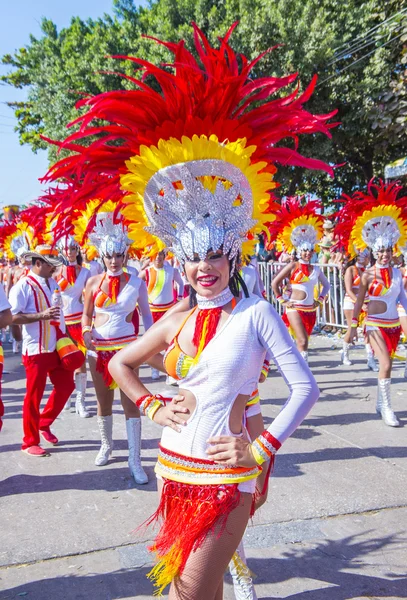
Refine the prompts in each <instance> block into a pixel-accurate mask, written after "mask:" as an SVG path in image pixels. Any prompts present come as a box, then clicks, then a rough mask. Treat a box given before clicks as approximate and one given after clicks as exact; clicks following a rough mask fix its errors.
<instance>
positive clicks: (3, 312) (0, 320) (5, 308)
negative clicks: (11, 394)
mask: <svg viewBox="0 0 407 600" xmlns="http://www.w3.org/2000/svg"><path fill="white" fill-rule="evenodd" d="M10 308H11V306H10V304H9V302H8V300H7V296H6V293H5V291H4V288H3V286H2V285H0V329H4V328H5V327H8V326H9V325H11V319H12V316H11V311H10ZM3 362H4V356H3V348H2V345H1V342H0V431H1V428H2V427H3V420H2V417H3V415H4V404H3V402H2V399H1V378H2V375H3Z"/></svg>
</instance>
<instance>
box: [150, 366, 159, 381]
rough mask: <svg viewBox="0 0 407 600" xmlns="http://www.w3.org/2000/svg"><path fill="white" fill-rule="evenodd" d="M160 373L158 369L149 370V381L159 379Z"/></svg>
mask: <svg viewBox="0 0 407 600" xmlns="http://www.w3.org/2000/svg"><path fill="white" fill-rule="evenodd" d="M160 376H161V374H160V371H159V370H158V369H153V368H151V379H160Z"/></svg>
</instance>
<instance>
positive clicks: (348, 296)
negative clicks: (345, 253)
mask: <svg viewBox="0 0 407 600" xmlns="http://www.w3.org/2000/svg"><path fill="white" fill-rule="evenodd" d="M369 262H370V252H369V251H368V250H364V251H363V252H357V253H356V257H355V258H352V259H351V260H350V261H349V262H348V263H347V265H346V267H345V276H344V283H345V296H344V299H343V314H344V317H345V319H346V323H347V325H348V329H347V331H346V333H345V335H344V337H343V348H342V353H341V360H342V364H343V365H345V366H350V365H351V364H352V362H351V360H350V358H349V351H350V348H351V347H352V344H351V341H350V340H351V337H352V317H353V310H354V307H355V303H356V299H357V295H358V293H359V287H360V280H361V277H362V275H363V273H364V272H365V270H366V267H367V266H368V264H369ZM366 314H367V305H366V304H364V305H363V307H362V312H361V317H360V318H359V321H361V325H363V320H364V317H365V316H366ZM365 348H366V358H367V366H368V367H369V369H371V370H372V371H374V372H376V373H377V372H378V370H379V369H378V366H377V365H376V361H375V359H374V356H373V350H372V347H371V345H370V344H369V342H368V341H367V338H365Z"/></svg>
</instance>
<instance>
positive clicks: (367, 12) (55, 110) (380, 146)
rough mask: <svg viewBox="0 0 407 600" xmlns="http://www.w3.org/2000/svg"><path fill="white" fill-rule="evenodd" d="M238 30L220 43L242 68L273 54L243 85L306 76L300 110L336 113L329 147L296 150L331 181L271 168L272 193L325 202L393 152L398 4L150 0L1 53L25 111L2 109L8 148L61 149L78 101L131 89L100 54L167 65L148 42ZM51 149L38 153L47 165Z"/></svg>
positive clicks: (392, 0)
mask: <svg viewBox="0 0 407 600" xmlns="http://www.w3.org/2000/svg"><path fill="white" fill-rule="evenodd" d="M236 20H239V21H240V24H239V27H238V28H237V29H236V31H235V33H234V35H233V37H232V40H231V43H232V46H233V47H234V48H237V49H239V51H241V52H242V53H243V54H245V55H247V56H248V57H249V58H254V57H255V56H256V55H258V54H259V53H260V52H261V51H263V50H264V49H265V48H267V47H271V46H274V45H276V44H280V46H279V47H278V48H277V49H276V50H274V51H273V52H271V53H269V54H267V55H266V56H265V57H264V58H263V60H262V61H261V62H260V63H258V65H257V67H256V73H255V75H257V76H259V77H261V76H267V75H284V74H287V73H289V72H293V71H296V70H297V71H298V72H299V74H300V79H301V85H302V87H304V86H305V85H306V84H307V83H308V82H309V80H310V79H311V77H312V75H313V74H314V73H316V72H317V73H319V77H320V78H319V84H318V86H317V88H316V91H315V94H314V96H313V98H312V99H311V101H310V103H309V109H310V110H312V111H313V112H316V113H324V112H329V111H331V110H332V109H333V108H338V111H339V112H338V120H339V121H340V122H341V125H340V126H339V127H338V128H337V129H336V130H334V131H333V141H332V142H331V141H330V140H328V139H326V138H325V136H322V135H318V136H314V137H312V138H310V139H307V138H306V137H305V138H304V139H303V140H300V150H301V152H302V153H303V154H305V155H310V156H311V155H312V156H317V157H320V158H323V159H325V160H327V161H329V162H331V163H333V164H339V163H345V166H343V167H341V168H338V169H337V171H336V177H335V179H334V180H330V179H329V178H328V177H327V176H326V175H324V174H321V173H318V172H308V171H304V170H302V169H299V168H296V169H285V168H280V171H279V175H278V179H279V181H280V182H281V183H282V192H283V193H304V192H313V193H316V194H318V195H320V196H321V197H322V198H323V200H324V201H326V202H329V201H330V200H331V199H332V198H334V197H335V196H337V194H338V193H339V190H341V189H345V190H346V191H348V192H349V191H351V190H352V189H353V188H354V187H355V186H358V187H359V186H363V185H365V183H366V181H367V180H369V179H370V177H371V176H372V175H373V174H375V175H379V176H382V175H383V170H384V165H385V164H386V163H387V162H389V161H390V160H394V159H395V158H398V157H399V156H402V154H403V149H404V153H405V148H406V145H407V144H406V142H407V139H406V137H407V134H406V128H405V124H406V112H407V108H406V90H405V78H406V67H405V64H406V60H407V57H406V53H407V50H406V41H407V9H406V8H404V0H366V1H364V2H360V1H359V0H222V1H219V0H158V1H155V2H150V4H149V7H148V8H136V7H135V5H134V3H133V2H132V0H115V1H114V15H113V17H111V16H108V15H104V16H103V17H101V18H100V19H98V20H96V21H93V20H88V21H86V22H84V21H82V20H80V19H79V18H73V19H72V21H71V24H70V26H69V27H67V28H66V29H62V30H61V31H60V32H58V31H57V28H56V26H55V25H54V24H53V23H52V22H51V21H49V20H46V19H45V20H43V22H42V32H43V36H42V37H41V38H40V39H36V38H34V37H31V38H30V43H29V44H28V45H27V46H26V47H25V48H21V49H19V50H17V51H16V52H14V54H8V55H6V56H4V57H3V59H2V61H3V63H5V64H8V65H10V67H11V69H10V72H9V74H7V75H6V76H4V77H3V78H2V79H3V80H4V81H5V82H7V83H9V84H10V85H12V86H15V87H27V88H28V99H27V102H26V103H16V104H14V105H13V106H14V108H15V112H16V116H17V118H18V133H19V136H20V142H21V143H23V144H30V145H31V147H32V149H33V150H34V151H35V150H36V149H38V148H40V147H44V142H42V141H41V139H40V137H39V136H40V134H45V135H46V136H48V137H51V138H54V139H63V138H64V137H65V135H66V128H65V127H66V124H67V123H68V122H69V121H71V120H72V119H74V118H76V117H77V111H76V110H75V109H74V104H75V102H76V101H77V100H78V98H79V97H81V94H96V93H100V92H103V91H106V90H111V89H115V88H116V89H117V88H118V87H122V88H126V87H128V86H131V84H130V83H129V82H128V81H126V80H125V79H122V78H120V77H118V76H115V75H112V74H109V73H108V72H110V73H111V72H124V73H127V74H132V75H134V69H135V67H134V64H132V63H130V62H126V61H117V60H114V59H112V58H109V56H110V55H112V54H130V55H136V56H141V57H142V58H145V59H147V60H151V61H152V62H155V63H157V64H158V63H160V62H168V61H169V60H171V56H170V55H169V53H168V52H167V50H166V49H165V48H164V47H163V46H160V45H157V44H154V43H153V42H151V40H148V39H145V38H142V37H141V35H142V34H148V35H151V36H155V37H158V38H161V39H165V40H171V41H177V40H180V39H184V40H185V43H186V44H187V46H188V47H190V48H191V47H192V42H193V38H192V29H191V26H190V23H191V21H196V22H197V24H198V25H199V26H200V27H201V28H202V29H203V30H204V32H205V33H206V34H207V35H208V37H209V39H210V40H211V42H212V43H216V40H217V37H218V36H221V35H223V34H224V33H225V31H226V29H227V28H228V27H229V26H230V24H231V23H233V22H234V21H236ZM54 156H55V151H54V150H51V151H50V160H53V159H54Z"/></svg>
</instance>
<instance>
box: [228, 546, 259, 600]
mask: <svg viewBox="0 0 407 600" xmlns="http://www.w3.org/2000/svg"><path fill="white" fill-rule="evenodd" d="M235 554H237V560H236V557H235V555H234V556H233V558H232V560H231V561H230V563H229V571H230V574H231V575H232V579H233V592H234V594H235V598H236V600H257V596H256V592H255V590H254V585H253V580H252V578H251V576H250V570H249V568H248V567H247V564H246V556H245V553H244V548H243V541H241V542H240V544H239V546H238V547H237V549H236V552H235Z"/></svg>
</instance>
